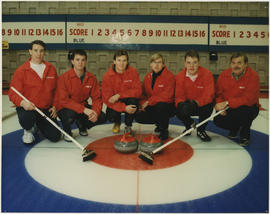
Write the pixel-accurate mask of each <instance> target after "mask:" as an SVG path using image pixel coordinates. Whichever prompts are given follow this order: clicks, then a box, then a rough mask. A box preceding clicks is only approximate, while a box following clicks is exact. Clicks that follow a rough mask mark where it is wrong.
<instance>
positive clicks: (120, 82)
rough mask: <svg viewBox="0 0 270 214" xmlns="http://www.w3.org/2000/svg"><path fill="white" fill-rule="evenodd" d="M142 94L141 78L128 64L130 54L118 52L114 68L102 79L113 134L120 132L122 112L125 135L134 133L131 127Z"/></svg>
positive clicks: (103, 98)
mask: <svg viewBox="0 0 270 214" xmlns="http://www.w3.org/2000/svg"><path fill="white" fill-rule="evenodd" d="M141 93H142V88H141V82H140V77H139V74H138V72H137V70H136V69H135V68H133V67H132V66H130V65H129V64H128V52H127V51H125V50H118V51H116V53H115V54H114V57H113V64H112V66H111V67H110V68H109V70H108V71H107V72H106V73H105V74H104V76H103V79H102V100H103V103H105V104H106V105H107V110H106V116H107V119H108V120H109V121H110V122H113V123H114V126H113V129H112V131H113V133H119V131H120V125H121V113H122V112H124V113H125V125H126V127H125V133H128V132H131V133H133V131H132V129H131V127H132V122H133V120H134V117H135V113H136V112H137V110H138V106H139V102H138V100H139V98H140V96H141Z"/></svg>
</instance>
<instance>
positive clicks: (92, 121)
mask: <svg viewBox="0 0 270 214" xmlns="http://www.w3.org/2000/svg"><path fill="white" fill-rule="evenodd" d="M68 59H69V60H70V61H71V63H72V68H71V69H69V70H68V71H67V72H65V73H63V74H62V75H61V76H60V77H59V80H58V86H57V94H56V95H57V96H56V103H57V110H58V115H59V117H60V119H61V122H62V124H63V129H64V131H65V132H67V133H68V134H69V135H71V136H72V132H71V127H70V126H71V124H72V123H73V122H75V123H76V125H77V126H78V128H79V134H80V135H81V136H88V132H87V129H89V128H91V127H93V126H95V125H97V124H101V123H104V122H105V120H106V119H105V114H104V113H103V112H102V111H101V110H102V100H101V92H100V87H99V84H98V81H97V78H96V77H95V76H94V75H93V74H92V73H90V72H88V71H87V70H86V68H85V65H86V60H87V55H86V52H85V51H84V50H74V51H70V52H69V55H68ZM89 98H91V99H92V105H89V104H88V99H89ZM64 140H65V141H67V142H70V141H71V140H70V139H69V138H67V137H66V136H64Z"/></svg>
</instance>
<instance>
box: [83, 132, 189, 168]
mask: <svg viewBox="0 0 270 214" xmlns="http://www.w3.org/2000/svg"><path fill="white" fill-rule="evenodd" d="M119 136H120V135H114V136H109V137H104V138H101V139H98V140H96V141H93V142H92V143H90V144H88V145H87V146H86V149H92V150H94V151H95V153H96V154H97V156H96V157H95V158H94V159H93V160H92V161H94V162H95V163H98V164H100V165H103V166H107V167H111V168H117V169H126V170H152V169H164V168H169V167H173V166H176V165H179V164H182V163H184V162H186V161H187V160H189V159H190V158H191V157H192V155H193V149H192V147H191V146H190V145H188V144H187V143H185V142H183V141H181V140H177V141H175V142H174V143H172V144H171V145H169V146H167V147H166V148H164V149H163V151H162V152H161V153H158V154H155V155H153V157H154V160H153V165H150V164H148V163H146V162H145V161H143V160H142V159H140V158H139V154H138V153H131V154H125V153H120V152H118V151H116V150H115V148H114V141H115V140H117V139H119ZM146 136H147V135H145V134H140V135H136V136H135V137H136V139H137V141H138V143H139V142H140V141H141V139H143V138H144V137H146ZM171 139H172V138H169V139H168V140H166V141H165V142H164V143H166V142H168V141H169V140H171Z"/></svg>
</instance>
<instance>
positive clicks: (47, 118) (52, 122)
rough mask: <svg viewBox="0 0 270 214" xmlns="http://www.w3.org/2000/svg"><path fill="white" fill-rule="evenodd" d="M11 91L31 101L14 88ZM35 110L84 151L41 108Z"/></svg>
mask: <svg viewBox="0 0 270 214" xmlns="http://www.w3.org/2000/svg"><path fill="white" fill-rule="evenodd" d="M11 89H12V90H13V91H14V92H16V94H18V95H19V96H20V97H21V98H23V99H24V100H25V101H26V102H29V103H30V101H29V100H28V99H27V98H26V97H25V96H23V95H22V94H21V93H20V92H19V91H17V89H15V88H14V87H13V86H11ZM35 110H36V111H37V112H38V113H39V114H41V116H42V117H45V119H46V120H48V121H49V122H50V123H51V124H52V125H53V126H54V127H55V128H57V129H58V130H59V131H60V132H62V133H63V134H64V135H65V136H66V137H68V138H69V139H70V140H71V141H72V142H73V143H74V144H75V145H76V146H78V147H79V148H80V149H81V150H84V147H83V146H82V145H81V144H79V143H78V142H77V141H76V140H75V139H74V138H73V137H71V136H70V135H69V134H68V133H66V132H65V131H64V130H63V129H61V128H60V127H59V126H58V125H57V124H56V123H55V122H54V121H52V120H51V119H50V118H49V117H47V116H46V115H45V114H44V113H43V112H42V111H41V110H39V108H37V107H36V106H35Z"/></svg>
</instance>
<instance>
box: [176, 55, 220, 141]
mask: <svg viewBox="0 0 270 214" xmlns="http://www.w3.org/2000/svg"><path fill="white" fill-rule="evenodd" d="M184 64H185V69H183V70H182V71H180V72H179V73H178V74H177V76H176V87H175V105H176V116H177V117H178V118H179V119H180V120H182V121H183V123H184V125H185V128H186V129H185V130H184V131H183V132H185V131H186V130H188V129H190V128H191V127H193V126H195V125H196V124H195V121H194V120H193V119H192V118H191V116H199V122H202V121H204V120H205V119H207V118H208V117H210V115H211V114H212V112H213V106H214V104H213V100H214V95H215V87H214V78H213V75H212V73H211V72H210V71H209V70H208V69H206V68H203V67H201V66H200V58H199V54H198V53H197V52H196V51H193V50H191V51H188V52H187V53H186V55H185V63H184ZM206 126H207V123H205V124H203V125H201V126H200V127H198V129H197V136H198V137H199V138H200V139H201V140H202V141H211V137H210V136H209V135H208V134H207V133H206V131H205V129H206ZM188 135H190V134H188Z"/></svg>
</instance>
